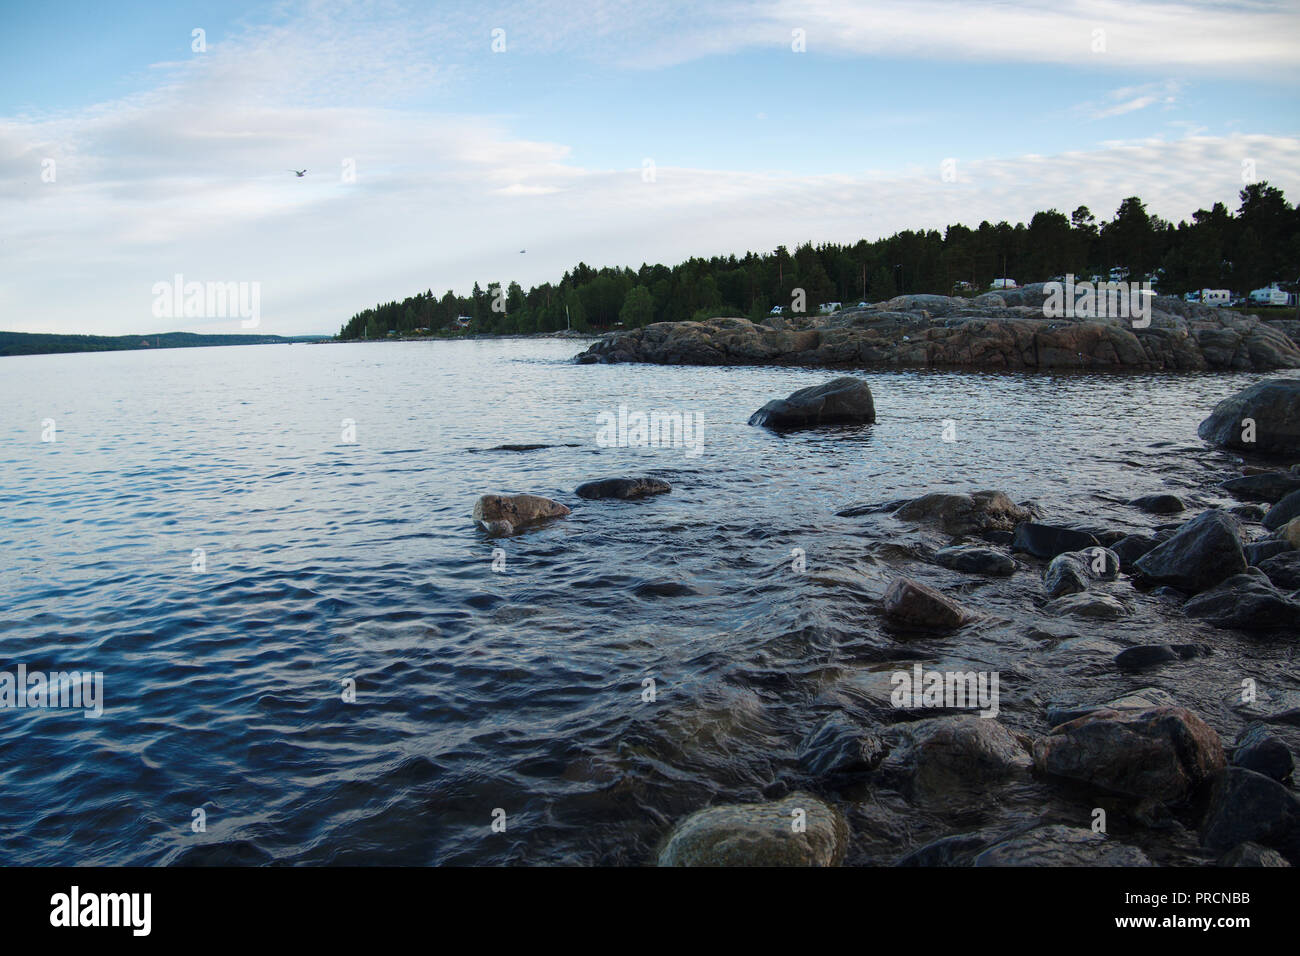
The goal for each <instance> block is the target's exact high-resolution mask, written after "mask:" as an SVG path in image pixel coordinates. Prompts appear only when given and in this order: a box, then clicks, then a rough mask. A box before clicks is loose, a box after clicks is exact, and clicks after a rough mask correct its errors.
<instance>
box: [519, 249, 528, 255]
mask: <svg viewBox="0 0 1300 956" xmlns="http://www.w3.org/2000/svg"><path fill="white" fill-rule="evenodd" d="M527 251H528V250H527V249H520V250H519V254H520V255H521V256H522V255H523V254H524V253H525V252H527Z"/></svg>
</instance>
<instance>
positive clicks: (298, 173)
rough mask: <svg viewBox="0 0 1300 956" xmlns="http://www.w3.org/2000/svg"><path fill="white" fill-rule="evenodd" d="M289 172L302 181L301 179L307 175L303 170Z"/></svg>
mask: <svg viewBox="0 0 1300 956" xmlns="http://www.w3.org/2000/svg"><path fill="white" fill-rule="evenodd" d="M289 172H291V173H293V174H294V175H295V176H297V177H298V178H299V179H302V177H304V176H306V175H307V170H305V169H291V170H289Z"/></svg>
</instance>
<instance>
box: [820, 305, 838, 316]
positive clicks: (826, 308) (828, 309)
mask: <svg viewBox="0 0 1300 956" xmlns="http://www.w3.org/2000/svg"><path fill="white" fill-rule="evenodd" d="M839 310H840V303H838V302H823V303H822V304H821V307H820V308H819V309H818V311H819V312H821V314H822V315H830V314H831V313H832V312H838V311H839Z"/></svg>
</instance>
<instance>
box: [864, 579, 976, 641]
mask: <svg viewBox="0 0 1300 956" xmlns="http://www.w3.org/2000/svg"><path fill="white" fill-rule="evenodd" d="M883 606H884V611H885V617H886V618H888V619H889V621H890V623H891V624H894V625H895V626H897V627H900V628H903V629H912V630H938V631H950V630H952V629H954V628H958V627H961V626H962V625H963V624H965V623H966V622H967V621H969V620H970V619H971V617H972V615H971V614H970V613H969V612H968V611H966V610H965V609H964V608H963V607H962V606H961V605H960V604H958V603H957V602H956V601H954V600H952V599H951V598H947V597H944V596H943V595H942V594H940V593H939V592H938V591H936V590H935V589H934V588H932V587H928V586H927V585H924V584H921V583H920V582H918V581H913V580H911V579H910V578H895V579H894V582H893V583H892V584H890V586H889V589H888V590H887V591H885V597H884V599H883Z"/></svg>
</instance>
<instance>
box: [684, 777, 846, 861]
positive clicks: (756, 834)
mask: <svg viewBox="0 0 1300 956" xmlns="http://www.w3.org/2000/svg"><path fill="white" fill-rule="evenodd" d="M847 840H848V827H847V826H846V825H845V823H844V820H843V818H842V817H841V816H840V814H839V812H838V811H836V810H835V809H834V808H833V807H831V806H829V805H828V804H826V803H824V802H823V801H821V800H819V799H817V798H816V797H814V796H812V795H811V794H807V793H794V794H791V795H790V796H788V797H786V798H785V799H784V800H777V801H775V802H773V803H748V804H732V805H728V806H720V807H709V808H708V809H707V810H700V811H699V812H697V813H693V814H691V815H690V816H689V817H687V818H686V819H685V820H683V821H682V822H681V823H679V824H677V826H676V827H674V828H673V831H672V833H671V834H669V836H668V840H667V841H666V842H665V843H664V846H663V849H662V850H660V851H659V865H660V866H834V865H835V864H837V863H839V862H840V860H841V859H843V857H844V850H845V845H846V843H847Z"/></svg>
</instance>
